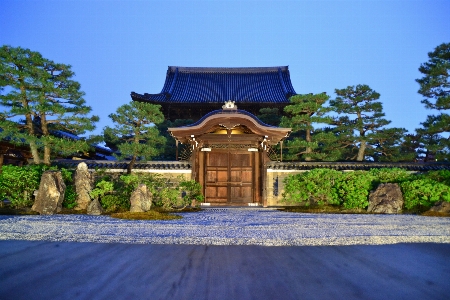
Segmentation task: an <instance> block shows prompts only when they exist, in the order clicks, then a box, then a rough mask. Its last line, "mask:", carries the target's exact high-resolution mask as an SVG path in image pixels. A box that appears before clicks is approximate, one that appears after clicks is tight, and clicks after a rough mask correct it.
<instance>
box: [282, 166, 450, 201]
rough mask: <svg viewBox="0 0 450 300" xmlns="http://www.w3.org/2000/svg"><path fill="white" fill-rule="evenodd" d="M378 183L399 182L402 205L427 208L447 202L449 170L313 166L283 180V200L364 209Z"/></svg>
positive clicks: (449, 185) (449, 198) (448, 196)
mask: <svg viewBox="0 0 450 300" xmlns="http://www.w3.org/2000/svg"><path fill="white" fill-rule="evenodd" d="M380 183H398V184H399V185H400V188H401V189H402V192H403V197H404V200H405V204H404V205H405V208H407V209H416V208H419V207H430V206H432V205H433V204H434V203H435V202H436V201H448V202H450V171H448V170H443V171H431V172H428V173H423V174H417V175H414V174H410V173H409V172H408V171H406V170H404V169H399V168H392V169H387V168H384V169H371V170H370V171H355V172H340V171H336V170H331V169H314V170H311V171H308V172H304V173H299V174H295V175H290V176H288V177H286V178H285V180H284V191H285V192H284V193H283V200H284V201H285V202H286V203H289V204H299V205H306V206H307V205H311V204H314V205H324V204H328V205H339V206H342V207H343V208H346V209H354V208H359V209H362V208H366V207H367V206H368V204H369V202H368V198H369V194H370V191H371V190H373V189H375V188H376V187H377V186H378V185H379V184H380Z"/></svg>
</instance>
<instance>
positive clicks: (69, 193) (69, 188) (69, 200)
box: [62, 185, 77, 209]
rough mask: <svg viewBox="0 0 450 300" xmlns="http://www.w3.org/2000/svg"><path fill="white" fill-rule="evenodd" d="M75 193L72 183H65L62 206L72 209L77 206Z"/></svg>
mask: <svg viewBox="0 0 450 300" xmlns="http://www.w3.org/2000/svg"><path fill="white" fill-rule="evenodd" d="M76 200H77V193H76V192H75V187H74V186H73V185H66V192H65V193H64V201H63V203H62V206H63V207H65V208H68V209H72V208H74V207H75V206H77V202H76Z"/></svg>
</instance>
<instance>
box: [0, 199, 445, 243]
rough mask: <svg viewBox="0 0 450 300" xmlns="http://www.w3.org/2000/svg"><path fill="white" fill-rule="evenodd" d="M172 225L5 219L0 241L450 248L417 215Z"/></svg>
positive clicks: (211, 212) (235, 216) (235, 212)
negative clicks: (438, 245) (425, 245)
mask: <svg viewBox="0 0 450 300" xmlns="http://www.w3.org/2000/svg"><path fill="white" fill-rule="evenodd" d="M180 215H182V216H183V219H180V220H172V221H127V220H119V219H114V218H110V217H108V216H88V215H53V216H0V240H29V241H57V242H70V241H72V242H73V241H75V242H96V243H128V244H185V245H261V246H303V245H382V244H396V243H450V219H449V218H435V217H422V216H413V215H358V214H344V215H338V214H303V213H289V212H281V211H277V210H274V209H258V208H209V209H205V210H203V211H201V212H198V213H181V214H180Z"/></svg>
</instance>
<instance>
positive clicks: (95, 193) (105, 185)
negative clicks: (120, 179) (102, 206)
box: [89, 180, 114, 199]
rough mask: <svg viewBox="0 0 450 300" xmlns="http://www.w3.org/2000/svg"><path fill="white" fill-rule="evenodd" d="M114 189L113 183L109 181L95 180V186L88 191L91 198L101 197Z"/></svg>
mask: <svg viewBox="0 0 450 300" xmlns="http://www.w3.org/2000/svg"><path fill="white" fill-rule="evenodd" d="M113 190H114V184H113V183H112V182H110V181H106V180H101V181H99V182H97V184H96V185H95V188H94V189H92V191H91V192H90V193H89V195H90V196H91V198H93V199H96V198H102V197H103V196H104V195H106V193H109V192H112V191H113Z"/></svg>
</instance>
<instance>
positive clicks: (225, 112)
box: [182, 109, 278, 128]
mask: <svg viewBox="0 0 450 300" xmlns="http://www.w3.org/2000/svg"><path fill="white" fill-rule="evenodd" d="M218 114H221V115H223V114H241V115H246V116H249V117H251V118H253V119H254V120H255V121H256V122H258V124H259V125H263V126H266V127H273V128H278V127H277V126H272V125H268V124H266V123H264V122H263V121H261V120H260V119H258V117H256V116H255V115H254V114H251V113H249V112H248V111H245V110H241V109H236V110H226V109H218V110H213V111H212V112H209V113H207V114H206V115H204V116H203V117H202V118H201V119H200V120H198V121H197V122H195V123H193V124H189V125H185V126H182V127H192V126H197V125H199V124H201V123H202V122H203V121H204V120H205V119H206V118H208V117H210V116H212V115H218Z"/></svg>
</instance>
